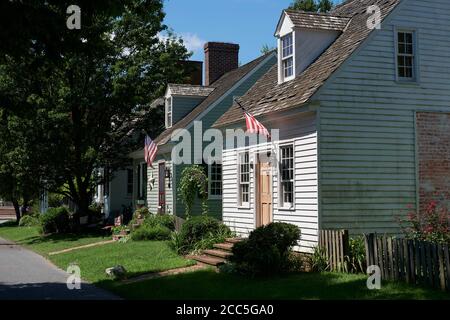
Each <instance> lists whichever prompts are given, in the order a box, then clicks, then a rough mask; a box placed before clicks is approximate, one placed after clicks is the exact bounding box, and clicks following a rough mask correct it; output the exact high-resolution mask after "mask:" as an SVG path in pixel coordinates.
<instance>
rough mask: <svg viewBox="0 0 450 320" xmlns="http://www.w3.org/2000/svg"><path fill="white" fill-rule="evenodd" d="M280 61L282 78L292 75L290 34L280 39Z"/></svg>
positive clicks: (292, 60)
mask: <svg viewBox="0 0 450 320" xmlns="http://www.w3.org/2000/svg"><path fill="white" fill-rule="evenodd" d="M281 61H282V70H283V76H284V78H285V79H286V78H289V77H291V76H293V75H294V42H293V38H292V33H289V34H288V35H286V36H284V37H282V38H281Z"/></svg>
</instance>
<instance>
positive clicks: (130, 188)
mask: <svg viewBox="0 0 450 320" xmlns="http://www.w3.org/2000/svg"><path fill="white" fill-rule="evenodd" d="M132 194H133V169H127V195H129V196H131V195H132Z"/></svg>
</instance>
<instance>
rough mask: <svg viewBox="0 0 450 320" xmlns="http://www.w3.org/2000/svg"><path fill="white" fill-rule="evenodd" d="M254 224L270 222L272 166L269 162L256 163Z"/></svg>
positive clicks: (260, 224)
mask: <svg viewBox="0 0 450 320" xmlns="http://www.w3.org/2000/svg"><path fill="white" fill-rule="evenodd" d="M256 173H257V182H258V185H257V197H256V199H257V206H256V226H257V227H260V226H263V225H266V224H269V223H271V222H272V206H273V203H272V166H271V164H270V162H266V161H265V162H258V164H257V171H256Z"/></svg>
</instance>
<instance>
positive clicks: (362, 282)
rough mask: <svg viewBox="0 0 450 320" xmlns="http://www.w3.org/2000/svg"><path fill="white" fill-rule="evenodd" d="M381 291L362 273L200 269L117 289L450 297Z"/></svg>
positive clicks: (182, 294)
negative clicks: (256, 274)
mask: <svg viewBox="0 0 450 320" xmlns="http://www.w3.org/2000/svg"><path fill="white" fill-rule="evenodd" d="M383 285H384V287H383V288H382V290H379V291H371V290H368V289H367V287H366V278H365V277H364V276H361V275H359V276H358V275H344V274H333V273H322V274H318V273H317V274H316V273H299V274H292V275H286V276H280V277H274V278H259V279H250V278H246V277H243V276H239V275H231V274H218V273H215V272H213V271H198V272H192V273H186V274H181V275H176V276H170V277H165V278H159V279H154V280H149V281H144V282H140V283H135V284H130V285H122V286H116V287H115V288H113V290H114V291H115V292H116V293H117V294H119V295H121V296H123V297H125V298H129V299H169V300H172V299H199V300H206V299H219V300H220V299H262V300H267V299H275V300H277V299H279V300H286V299H289V300H290V299H295V300H298V299H320V300H336V299H351V300H360V299H389V300H391V299H449V298H450V296H447V295H445V294H442V293H441V292H437V291H436V292H435V291H430V290H424V289H421V288H416V287H411V286H407V285H403V284H393V283H386V284H383Z"/></svg>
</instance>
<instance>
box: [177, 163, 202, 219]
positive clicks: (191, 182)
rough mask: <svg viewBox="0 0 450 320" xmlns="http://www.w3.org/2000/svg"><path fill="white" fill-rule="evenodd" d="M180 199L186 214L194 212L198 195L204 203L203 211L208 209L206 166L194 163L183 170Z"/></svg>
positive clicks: (188, 215)
mask: <svg viewBox="0 0 450 320" xmlns="http://www.w3.org/2000/svg"><path fill="white" fill-rule="evenodd" d="M178 192H179V194H180V199H181V201H182V202H183V204H184V206H185V208H186V216H187V217H188V218H189V217H190V216H191V214H192V207H193V206H194V201H195V198H196V197H198V198H199V199H200V201H201V204H202V211H203V212H202V213H203V214H206V212H207V211H208V201H207V200H208V176H207V175H206V173H205V170H204V168H202V167H200V166H198V165H193V166H189V167H186V168H184V169H183V171H182V172H181V179H180V186H179V188H178Z"/></svg>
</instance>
